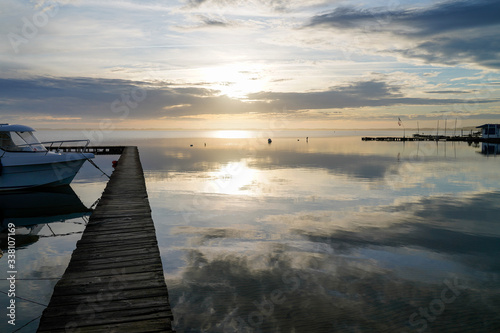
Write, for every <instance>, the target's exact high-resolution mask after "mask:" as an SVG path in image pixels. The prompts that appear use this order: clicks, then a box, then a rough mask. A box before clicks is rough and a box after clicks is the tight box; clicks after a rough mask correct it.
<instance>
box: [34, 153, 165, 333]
mask: <svg viewBox="0 0 500 333" xmlns="http://www.w3.org/2000/svg"><path fill="white" fill-rule="evenodd" d="M172 320H173V316H172V312H171V309H170V305H169V300H168V291H167V286H166V284H165V279H164V276H163V267H162V263H161V258H160V253H159V249H158V243H157V240H156V234H155V228H154V224H153V220H152V218H151V209H150V206H149V201H148V198H147V192H146V184H145V180H144V173H143V170H142V166H141V162H140V159H139V152H138V149H137V147H126V148H125V149H124V150H123V154H122V155H121V157H120V159H119V161H118V166H117V168H116V170H115V171H114V173H113V175H112V176H111V179H110V180H109V182H108V184H107V186H106V189H105V190H104V193H103V195H102V198H101V200H100V202H99V204H98V205H97V207H96V209H95V211H94V213H93V214H92V216H91V218H90V221H89V223H88V225H87V227H86V229H85V231H84V233H83V235H82V238H81V240H80V241H79V242H78V243H77V247H76V249H75V251H74V252H73V255H72V257H71V261H70V263H69V265H68V268H67V269H66V271H65V273H64V275H63V277H62V278H61V279H60V280H59V282H58V283H57V284H56V286H55V288H54V293H53V294H52V298H51V300H50V303H49V305H48V307H47V308H46V309H45V310H44V312H43V315H42V318H41V320H40V325H39V327H38V332H56V333H57V332H80V333H85V332H127V333H128V332H172V327H171V322H172Z"/></svg>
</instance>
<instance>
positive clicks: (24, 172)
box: [0, 124, 94, 191]
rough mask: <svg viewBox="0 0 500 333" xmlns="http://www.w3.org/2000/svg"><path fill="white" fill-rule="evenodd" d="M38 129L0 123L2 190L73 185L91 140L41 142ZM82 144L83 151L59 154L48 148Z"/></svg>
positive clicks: (89, 156)
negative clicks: (37, 133) (37, 136)
mask: <svg viewBox="0 0 500 333" xmlns="http://www.w3.org/2000/svg"><path fill="white" fill-rule="evenodd" d="M33 132H35V130H34V129H33V128H31V127H28V126H24V125H9V124H0V191H9V190H21V189H28V188H35V187H42V186H49V187H53V186H61V185H68V184H70V183H71V182H72V181H73V179H74V178H75V176H76V174H77V173H78V171H79V170H80V168H81V167H82V165H83V163H85V161H87V160H89V159H91V158H94V154H90V153H84V151H85V148H86V147H87V146H88V144H89V140H64V141H50V142H40V141H39V140H38V139H37V138H36V137H35V135H34V134H33ZM75 142H81V143H85V145H83V146H82V152H77V153H60V152H58V151H51V150H50V149H47V147H50V148H57V147H59V148H60V147H61V146H62V145H64V144H66V143H75Z"/></svg>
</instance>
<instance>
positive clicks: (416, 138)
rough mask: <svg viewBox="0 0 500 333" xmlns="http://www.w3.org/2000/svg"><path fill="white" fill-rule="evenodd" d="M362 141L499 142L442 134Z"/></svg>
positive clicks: (493, 139) (497, 140)
mask: <svg viewBox="0 0 500 333" xmlns="http://www.w3.org/2000/svg"><path fill="white" fill-rule="evenodd" d="M361 140H363V141H402V142H405V141H454V142H468V143H479V142H488V143H500V139H497V138H482V137H477V136H444V135H420V136H412V137H387V136H375V137H362V138H361Z"/></svg>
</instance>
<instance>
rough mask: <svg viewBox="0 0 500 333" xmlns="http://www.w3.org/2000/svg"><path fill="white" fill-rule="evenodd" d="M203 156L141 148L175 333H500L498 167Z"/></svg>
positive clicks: (441, 161) (176, 148)
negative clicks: (462, 332) (495, 332)
mask: <svg viewBox="0 0 500 333" xmlns="http://www.w3.org/2000/svg"><path fill="white" fill-rule="evenodd" d="M204 143H205V139H199V140H197V139H192V140H189V141H187V140H176V139H168V140H165V141H163V142H158V141H157V142H156V143H151V142H148V143H144V146H141V157H142V158H143V164H144V165H145V170H146V177H147V182H148V193H149V199H150V202H151V204H152V208H153V219H154V221H155V224H156V228H157V235H158V241H159V244H160V250H161V253H162V259H163V262H164V269H165V275H166V278H167V284H168V287H169V293H170V300H171V304H172V306H173V311H174V318H175V320H176V322H175V328H176V329H177V330H178V331H181V332H202V331H204V332H293V331H295V332H423V331H426V330H427V331H429V332H431V331H435V332H456V331H460V330H462V331H474V332H493V331H497V330H500V319H499V318H498V316H497V313H498V311H499V309H500V303H499V299H498V295H499V294H500V288H499V285H498V281H499V277H500V265H499V264H498V263H497V258H498V256H499V255H500V226H499V225H498V215H499V212H500V204H499V202H500V200H499V199H500V175H499V174H498V172H497V170H498V166H497V165H496V162H497V161H496V160H495V159H487V158H483V156H481V155H479V154H477V148H476V147H469V146H468V145H467V144H460V143H457V144H452V143H450V144H443V143H435V142H429V143H427V142H423V143H418V142H416V143H406V144H397V143H395V144H390V143H385V142H366V143H362V142H361V140H360V139H359V138H314V137H310V138H309V142H305V140H300V141H297V139H296V138H293V139H292V138H290V139H285V138H276V139H274V140H273V143H272V144H271V145H268V144H267V142H264V141H262V140H246V139H245V140H239V139H238V140H237V139H234V140H216V139H211V140H209V139H207V140H206V143H207V146H206V147H205V146H204ZM191 144H192V145H193V147H190V145H191ZM450 288H452V289H450ZM442 295H444V298H443V299H441V297H442ZM421 309H422V310H421ZM420 311H424V312H422V313H423V314H422V313H421V312H420ZM425 311H427V312H425ZM426 313H428V315H426Z"/></svg>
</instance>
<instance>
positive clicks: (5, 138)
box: [0, 132, 47, 151]
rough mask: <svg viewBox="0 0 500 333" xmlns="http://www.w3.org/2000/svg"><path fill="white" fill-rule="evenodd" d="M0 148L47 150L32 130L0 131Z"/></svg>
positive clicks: (7, 149) (10, 149) (9, 149)
mask: <svg viewBox="0 0 500 333" xmlns="http://www.w3.org/2000/svg"><path fill="white" fill-rule="evenodd" d="M0 148H2V149H3V150H6V151H47V149H45V147H44V146H43V145H42V144H41V143H40V141H39V140H38V139H37V138H36V137H35V136H34V135H33V133H32V132H0Z"/></svg>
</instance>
